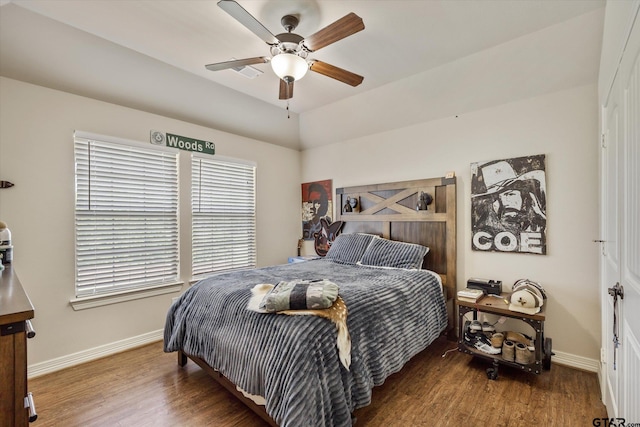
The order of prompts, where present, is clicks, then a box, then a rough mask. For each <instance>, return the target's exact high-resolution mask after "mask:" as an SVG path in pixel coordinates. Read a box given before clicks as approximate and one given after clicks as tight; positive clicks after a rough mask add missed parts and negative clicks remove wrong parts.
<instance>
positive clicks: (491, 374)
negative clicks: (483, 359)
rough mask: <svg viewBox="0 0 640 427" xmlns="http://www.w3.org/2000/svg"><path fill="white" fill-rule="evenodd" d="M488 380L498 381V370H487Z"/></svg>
mask: <svg viewBox="0 0 640 427" xmlns="http://www.w3.org/2000/svg"><path fill="white" fill-rule="evenodd" d="M487 378H489V379H490V380H494V381H495V380H496V379H498V370H497V369H496V368H487Z"/></svg>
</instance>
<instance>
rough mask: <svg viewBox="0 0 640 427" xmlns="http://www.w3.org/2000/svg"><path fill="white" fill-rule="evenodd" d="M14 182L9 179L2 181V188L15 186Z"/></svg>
mask: <svg viewBox="0 0 640 427" xmlns="http://www.w3.org/2000/svg"><path fill="white" fill-rule="evenodd" d="M13 185H14V184H13V182H9V181H0V188H11V187H13Z"/></svg>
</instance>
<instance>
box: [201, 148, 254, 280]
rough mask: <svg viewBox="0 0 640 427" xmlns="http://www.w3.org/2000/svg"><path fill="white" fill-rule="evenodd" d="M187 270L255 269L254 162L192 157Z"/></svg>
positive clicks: (210, 271) (204, 271)
mask: <svg viewBox="0 0 640 427" xmlns="http://www.w3.org/2000/svg"><path fill="white" fill-rule="evenodd" d="M191 171H192V172H191V173H192V177H191V178H192V181H191V182H192V188H191V206H192V229H191V230H192V231H191V232H192V240H191V242H192V275H193V277H194V278H196V277H199V276H200V277H201V276H203V275H206V274H208V273H215V272H221V271H227V270H237V269H245V268H255V266H256V202H255V176H256V167H255V165H252V164H244V163H234V162H230V161H221V160H213V159H205V158H201V157H196V156H193V157H192V163H191Z"/></svg>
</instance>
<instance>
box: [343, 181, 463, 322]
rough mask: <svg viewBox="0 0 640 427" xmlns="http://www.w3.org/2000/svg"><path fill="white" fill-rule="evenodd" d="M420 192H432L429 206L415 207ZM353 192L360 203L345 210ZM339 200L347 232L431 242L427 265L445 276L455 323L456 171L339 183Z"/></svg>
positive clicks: (426, 244)
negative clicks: (418, 177) (400, 179)
mask: <svg viewBox="0 0 640 427" xmlns="http://www.w3.org/2000/svg"><path fill="white" fill-rule="evenodd" d="M420 192H424V193H428V194H430V195H431V196H432V197H433V203H432V204H431V205H429V206H428V209H427V210H416V206H417V204H418V199H419V195H420ZM354 197H355V198H356V200H357V201H358V206H357V207H356V209H354V211H353V212H344V211H343V207H344V206H345V204H346V203H347V201H348V198H354ZM335 206H336V220H337V221H343V222H344V223H345V224H344V227H343V228H342V232H343V233H357V232H360V233H371V234H377V235H379V236H382V237H384V238H387V239H391V240H399V241H403V242H409V243H418V244H421V245H424V246H427V247H429V253H427V256H426V257H425V261H424V263H423V268H425V269H428V270H432V271H435V272H436V273H438V274H439V275H440V277H441V278H442V285H443V287H444V290H445V292H446V294H445V295H446V297H447V306H449V307H450V310H449V325H450V328H452V325H454V319H453V302H452V301H453V300H452V299H453V297H454V296H455V294H456V258H457V256H456V179H455V177H453V178H442V177H440V178H431V179H421V180H415V181H404V182H393V183H387V184H374V185H363V186H356V187H344V188H338V189H336V204H335ZM450 332H451V331H450Z"/></svg>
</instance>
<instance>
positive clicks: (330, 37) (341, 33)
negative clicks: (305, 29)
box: [304, 12, 364, 52]
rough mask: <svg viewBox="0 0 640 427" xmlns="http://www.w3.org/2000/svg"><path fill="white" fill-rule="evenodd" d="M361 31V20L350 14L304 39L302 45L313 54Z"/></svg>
mask: <svg viewBox="0 0 640 427" xmlns="http://www.w3.org/2000/svg"><path fill="white" fill-rule="evenodd" d="M362 30H364V22H363V21H362V18H360V17H359V16H358V15H356V14H355V13H353V12H351V13H350V14H348V15H345V16H343V17H342V18H340V19H338V20H337V21H336V22H334V23H333V24H329V25H327V26H326V27H324V28H323V29H321V30H320V31H318V32H316V33H314V34H312V35H311V36H309V37H306V38H305V39H304V45H305V46H306V48H307V49H309V50H310V51H312V52H313V51H316V50H318V49H322V48H323V47H325V46H328V45H330V44H331V43H335V42H337V41H338V40H342V39H343V38H345V37H348V36H350V35H352V34H355V33H357V32H358V31H362Z"/></svg>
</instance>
